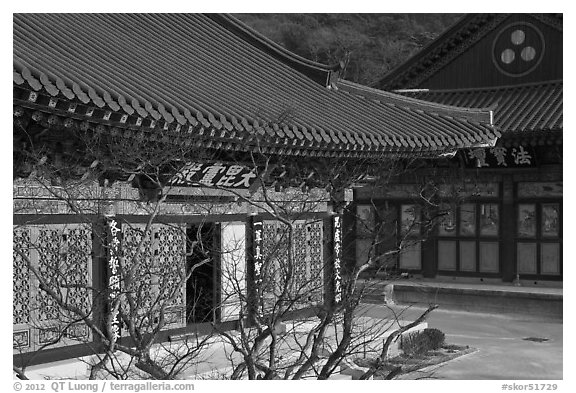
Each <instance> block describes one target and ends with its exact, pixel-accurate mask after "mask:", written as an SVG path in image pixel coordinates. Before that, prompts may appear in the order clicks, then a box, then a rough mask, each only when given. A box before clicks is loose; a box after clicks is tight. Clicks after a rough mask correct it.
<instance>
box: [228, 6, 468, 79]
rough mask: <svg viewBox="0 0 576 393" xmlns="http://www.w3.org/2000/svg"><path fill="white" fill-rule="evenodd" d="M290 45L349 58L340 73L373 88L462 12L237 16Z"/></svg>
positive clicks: (314, 56)
mask: <svg viewBox="0 0 576 393" xmlns="http://www.w3.org/2000/svg"><path fill="white" fill-rule="evenodd" d="M236 16H237V17H238V18H239V19H240V20H242V21H243V22H244V23H246V24H248V25H249V26H251V27H252V28H254V29H255V30H257V31H259V32H260V33H262V34H263V35H264V36H266V37H268V38H270V39H271V40H273V41H275V42H276V43H278V44H280V45H282V46H284V47H285V48H286V49H288V50H290V51H292V52H294V53H297V54H298V55H300V56H302V57H304V58H307V59H310V60H313V61H316V62H320V63H324V64H337V63H339V62H340V61H346V62H347V66H346V69H345V72H344V74H343V75H341V77H342V78H343V79H346V80H350V81H352V82H356V83H360V84H364V85H368V86H371V85H373V84H375V83H376V82H377V81H379V80H380V79H381V78H382V77H383V76H384V75H385V74H386V73H388V72H389V71H390V70H392V69H393V68H395V67H396V66H397V65H399V64H401V63H402V62H404V61H405V60H407V59H408V58H409V57H410V56H412V55H413V54H415V53H416V52H417V51H419V50H420V49H422V48H423V47H424V46H426V45H427V44H428V43H430V42H431V41H432V40H433V39H435V38H436V37H437V36H438V35H439V34H441V33H442V32H443V31H445V30H446V29H447V28H448V27H449V26H451V25H452V24H453V23H455V22H456V21H457V20H458V18H459V17H460V16H461V15H460V14H238V15H236Z"/></svg>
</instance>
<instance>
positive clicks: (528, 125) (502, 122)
mask: <svg viewBox="0 0 576 393" xmlns="http://www.w3.org/2000/svg"><path fill="white" fill-rule="evenodd" d="M399 93H400V94H402V95H404V96H406V97H412V98H416V99H418V100H426V101H430V102H433V103H438V104H444V105H458V106H461V107H482V106H483V107H491V108H492V109H493V112H494V124H495V125H496V127H497V128H498V129H499V130H500V131H502V133H504V134H505V133H507V132H528V131H546V130H561V129H562V128H563V82H562V81H549V82H542V83H530V84H523V85H516V86H503V87H490V88H479V89H458V90H421V89H419V90H413V91H411V90H401V91H399ZM458 126H462V123H458ZM474 127H475V125H474V124H470V126H469V127H466V126H464V128H463V130H464V129H466V128H468V129H469V131H468V133H469V134H470V135H474V136H476V137H478V135H477V134H476V133H474V131H473V130H474ZM476 140H478V138H476Z"/></svg>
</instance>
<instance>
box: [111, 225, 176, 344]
mask: <svg viewBox="0 0 576 393" xmlns="http://www.w3.org/2000/svg"><path fill="white" fill-rule="evenodd" d="M122 233H123V242H122V249H123V253H124V261H125V264H126V266H125V269H133V270H126V271H127V272H128V275H129V277H130V279H129V280H128V281H129V282H130V284H129V286H130V290H131V291H134V292H133V293H135V294H136V296H135V300H136V308H137V311H138V314H139V318H143V321H144V322H145V323H149V322H151V324H152V325H154V324H156V323H157V322H158V318H159V316H160V311H161V309H163V310H164V318H165V321H166V324H167V327H170V328H173V327H178V326H184V324H185V311H184V310H185V302H184V299H185V293H186V285H185V284H186V283H185V280H184V275H183V269H184V268H185V266H186V237H185V236H186V231H185V227H182V226H179V225H177V224H174V225H164V224H154V225H153V226H152V228H150V229H149V230H148V231H146V226H145V225H143V224H123V225H122ZM139 246H140V248H139ZM138 250H139V251H138ZM123 307H126V306H123ZM126 334H127V333H126V331H125V330H124V331H123V335H126Z"/></svg>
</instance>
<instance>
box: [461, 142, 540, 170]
mask: <svg viewBox="0 0 576 393" xmlns="http://www.w3.org/2000/svg"><path fill="white" fill-rule="evenodd" d="M466 158H467V159H468V162H469V163H470V164H471V165H473V166H475V167H477V168H482V167H485V168H510V167H522V166H533V165H534V164H535V162H534V151H533V150H531V149H529V148H527V147H524V146H516V147H501V146H494V147H490V148H477V149H470V150H467V151H466Z"/></svg>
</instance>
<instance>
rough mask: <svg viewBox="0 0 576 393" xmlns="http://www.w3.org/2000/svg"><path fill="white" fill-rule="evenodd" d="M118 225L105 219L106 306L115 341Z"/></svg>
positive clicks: (118, 327) (117, 332) (118, 288)
mask: <svg viewBox="0 0 576 393" xmlns="http://www.w3.org/2000/svg"><path fill="white" fill-rule="evenodd" d="M120 233H121V227H120V223H119V222H118V221H117V220H116V219H115V218H113V217H107V218H106V239H107V243H108V244H107V262H108V263H107V266H106V273H107V274H106V277H107V285H108V306H109V312H110V314H109V316H108V321H110V332H109V334H110V339H111V340H113V341H116V340H117V339H118V338H120V333H121V326H122V322H121V321H120V315H119V311H120V304H117V302H119V301H120V299H118V297H119V296H120V292H121V285H120V283H121V274H120V259H119V257H120V249H121V248H120V235H119V234H120Z"/></svg>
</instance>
